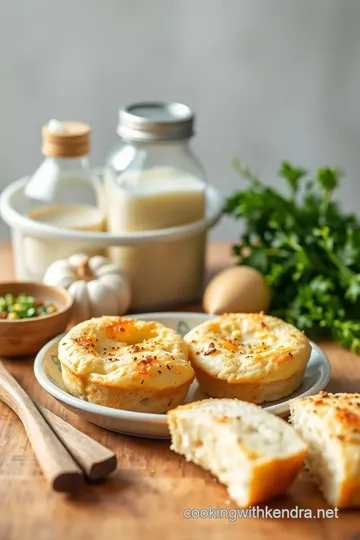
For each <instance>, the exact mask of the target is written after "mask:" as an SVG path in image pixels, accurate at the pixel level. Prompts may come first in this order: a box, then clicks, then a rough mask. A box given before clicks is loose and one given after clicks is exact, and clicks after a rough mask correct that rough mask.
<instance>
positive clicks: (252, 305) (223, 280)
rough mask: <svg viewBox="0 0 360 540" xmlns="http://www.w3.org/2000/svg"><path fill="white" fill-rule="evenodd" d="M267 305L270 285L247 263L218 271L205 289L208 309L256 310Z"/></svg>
mask: <svg viewBox="0 0 360 540" xmlns="http://www.w3.org/2000/svg"><path fill="white" fill-rule="evenodd" d="M269 305H270V289H269V286H268V284H267V283H266V281H265V278H264V276H262V275H261V274H260V272H258V271H257V270H255V268H251V267H250V266H233V267H231V268H228V269H227V270H223V271H222V272H220V273H219V274H217V275H216V276H215V277H214V278H213V279H212V280H211V281H210V283H209V284H208V286H207V287H206V289H205V293H204V298H203V306H204V310H205V311H206V312H207V313H211V314H221V313H257V312H259V311H266V310H267V309H268V307H269Z"/></svg>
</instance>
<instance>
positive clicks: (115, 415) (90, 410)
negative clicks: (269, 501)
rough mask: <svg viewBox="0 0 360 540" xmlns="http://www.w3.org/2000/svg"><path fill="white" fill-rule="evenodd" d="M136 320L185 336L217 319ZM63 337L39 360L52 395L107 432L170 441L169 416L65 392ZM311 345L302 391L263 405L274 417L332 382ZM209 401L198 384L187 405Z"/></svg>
mask: <svg viewBox="0 0 360 540" xmlns="http://www.w3.org/2000/svg"><path fill="white" fill-rule="evenodd" d="M134 317H137V318H138V319H143V320H154V321H158V322H160V323H162V324H164V325H165V326H167V327H169V328H173V329H174V330H177V331H178V333H179V334H181V335H185V334H186V333H187V332H188V331H189V330H190V329H191V328H194V326H197V325H198V324H200V323H202V322H204V321H206V320H208V319H210V318H214V317H211V316H210V315H206V314H204V313H146V314H139V315H136V316H134ZM61 337H62V335H61V336H57V337H56V338H54V339H52V340H51V341H50V342H49V343H47V344H46V345H45V346H44V347H43V348H42V349H41V351H40V352H39V353H38V355H37V356H36V358H35V364H34V371H35V376H36V378H37V380H38V382H39V383H40V385H41V386H42V387H43V388H44V389H45V390H46V391H47V392H48V393H49V394H51V395H52V396H53V397H54V398H56V399H57V400H59V401H60V402H61V403H62V405H63V406H64V407H66V408H67V409H70V410H71V411H73V412H74V413H76V414H78V415H80V416H82V417H83V418H85V419H86V420H89V422H93V423H94V424H97V425H98V426H102V427H104V428H106V429H110V430H112V431H117V432H119V433H125V434H127V435H135V436H138V437H153V438H168V437H169V432H168V427H167V423H166V415H165V414H150V413H138V412H133V411H124V410H120V409H112V408H110V407H103V406H102V405H94V404H93V403H89V402H87V401H83V400H81V399H78V398H76V397H74V396H72V395H70V394H69V393H68V392H67V391H66V390H65V388H64V385H63V382H62V377H61V366H60V362H59V360H58V358H57V346H58V343H59V340H60V339H61ZM311 345H312V353H311V357H310V360H309V363H308V366H307V368H306V372H305V377H304V380H303V383H302V385H301V386H300V388H299V389H298V390H297V391H296V392H294V393H293V394H291V396H288V397H287V398H286V399H282V400H279V401H272V402H267V403H265V404H264V405H263V407H264V409H266V410H268V411H270V412H272V413H274V414H278V415H286V414H287V413H288V408H289V399H290V398H294V397H298V396H309V395H312V394H316V393H317V392H319V391H320V390H322V389H323V388H325V386H326V385H327V383H328V381H329V379H330V371H331V369H330V363H329V360H328V359H327V358H326V356H325V354H324V353H323V352H322V350H321V349H320V348H319V347H318V346H317V345H315V344H314V343H312V344H311ZM205 397H207V396H205V395H204V394H202V393H201V392H200V389H199V387H198V384H197V381H195V382H194V383H193V384H192V385H191V387H190V390H189V393H188V395H187V398H186V401H187V402H191V401H195V400H198V399H203V398H205Z"/></svg>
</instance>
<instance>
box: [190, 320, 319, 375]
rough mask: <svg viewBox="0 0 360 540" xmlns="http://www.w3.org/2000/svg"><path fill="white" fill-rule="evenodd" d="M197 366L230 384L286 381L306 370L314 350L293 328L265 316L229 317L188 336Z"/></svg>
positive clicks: (198, 328)
mask: <svg viewBox="0 0 360 540" xmlns="http://www.w3.org/2000/svg"><path fill="white" fill-rule="evenodd" d="M184 339H185V341H187V342H188V344H189V349H190V353H191V360H192V362H193V364H194V365H195V366H199V367H202V368H204V369H206V371H207V372H208V373H209V374H211V375H213V376H215V377H218V378H220V379H226V380H227V381H228V382H237V381H240V380H241V381H248V382H251V381H253V380H258V379H259V377H265V378H266V380H267V382H271V381H278V380H279V379H286V378H288V377H290V376H291V375H293V374H294V373H296V372H297V371H298V370H299V369H303V368H304V364H306V363H307V361H308V359H309V356H310V351H311V347H310V344H309V341H308V339H307V338H306V336H305V335H304V334H303V333H302V332H300V331H299V330H297V329H296V328H295V327H294V326H292V325H291V324H288V323H286V322H284V321H282V320H280V319H277V318H276V317H270V316H269V315H263V314H261V313H251V314H248V313H229V314H225V315H222V316H221V317H219V318H218V319H216V320H209V321H206V322H204V323H202V324H200V325H199V326H197V327H196V328H194V329H193V330H190V332H189V333H188V334H187V335H186V336H185V338H184Z"/></svg>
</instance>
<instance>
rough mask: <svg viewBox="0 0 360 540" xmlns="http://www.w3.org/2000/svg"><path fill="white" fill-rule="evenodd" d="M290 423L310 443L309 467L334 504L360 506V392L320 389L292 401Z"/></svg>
mask: <svg viewBox="0 0 360 540" xmlns="http://www.w3.org/2000/svg"><path fill="white" fill-rule="evenodd" d="M290 413H291V415H290V422H291V423H292V424H293V426H294V427H295V429H296V430H297V431H298V433H299V434H300V435H301V437H302V438H303V439H304V440H305V441H306V442H307V444H308V445H309V454H308V458H307V466H308V468H309V470H310V473H311V474H312V476H313V477H314V479H315V481H316V482H317V484H318V486H319V488H320V490H321V491H322V492H323V494H324V497H325V498H326V499H327V501H328V502H329V503H330V504H332V505H333V506H337V507H338V508H350V507H358V506H360V394H347V393H338V394H331V393H327V392H320V393H319V394H317V395H315V396H309V397H306V398H299V399H293V400H291V402H290Z"/></svg>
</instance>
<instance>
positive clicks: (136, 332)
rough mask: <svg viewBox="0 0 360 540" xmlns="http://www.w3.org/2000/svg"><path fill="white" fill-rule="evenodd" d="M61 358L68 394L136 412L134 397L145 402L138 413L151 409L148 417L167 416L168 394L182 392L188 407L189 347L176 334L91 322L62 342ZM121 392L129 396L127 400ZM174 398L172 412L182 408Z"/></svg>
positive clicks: (124, 322)
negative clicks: (161, 413)
mask: <svg viewBox="0 0 360 540" xmlns="http://www.w3.org/2000/svg"><path fill="white" fill-rule="evenodd" d="M58 354H59V360H60V362H61V365H62V372H63V380H64V383H65V386H66V387H67V389H68V390H69V391H70V392H71V393H73V394H74V395H77V396H79V397H82V399H87V400H89V401H92V402H94V403H100V404H103V405H108V406H110V407H111V406H114V407H119V408H131V407H133V406H134V404H132V405H131V404H130V402H128V398H129V399H130V397H131V396H130V395H129V393H131V392H132V396H133V398H134V400H131V401H136V402H139V403H137V405H136V409H133V410H147V409H146V407H147V406H149V407H150V409H151V411H150V410H149V411H148V412H163V411H165V410H167V408H168V407H166V406H164V404H165V401H166V397H167V393H168V392H169V391H170V390H171V389H173V390H174V391H175V393H176V392H177V389H179V392H180V394H181V396H182V397H181V400H182V401H183V399H184V397H185V396H186V393H187V389H188V388H189V386H190V384H191V382H192V381H193V379H194V370H193V368H192V367H191V365H190V363H189V362H188V359H187V344H186V342H185V341H184V340H183V339H182V338H181V336H179V335H178V334H177V333H176V332H175V331H174V330H171V329H169V328H166V327H165V326H163V325H162V324H159V323H157V322H152V321H141V320H135V319H127V318H121V317H100V318H93V319H90V320H89V321H85V322H82V323H80V324H78V325H76V326H74V328H72V329H71V330H70V331H69V332H68V334H67V335H66V336H65V337H64V338H62V340H61V341H60V343H59V349H58ZM116 390H119V391H120V390H124V391H125V390H126V391H127V392H128V395H127V397H126V399H125V394H123V396H122V397H123V398H124V399H122V397H121V393H120V392H118V393H116ZM147 391H148V392H150V393H151V392H155V393H157V396H158V397H159V398H160V397H161V396H162V397H163V398H164V399H162V400H161V406H160V402H159V403H158V404H156V403H155V402H154V400H153V398H154V399H156V395H154V396H149V395H145V394H146V392H147ZM184 393H185V395H183V394H184ZM106 394H107V395H106ZM179 396H180V395H179ZM179 396H178V397H179ZM173 397H174V396H172V398H171V399H169V400H168V401H167V402H166V403H170V405H169V406H171V405H174V404H175V405H176V404H178V403H179V401H178V399H176V400H175V401H174V400H173ZM179 399H180V397H179ZM99 400H100V401H99ZM141 400H142V402H143V404H144V408H143V407H141V406H140V401H141ZM181 400H180V403H181V402H182V401H181ZM158 405H159V406H158ZM138 406H140V409H139V408H138ZM158 409H161V410H158Z"/></svg>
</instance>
